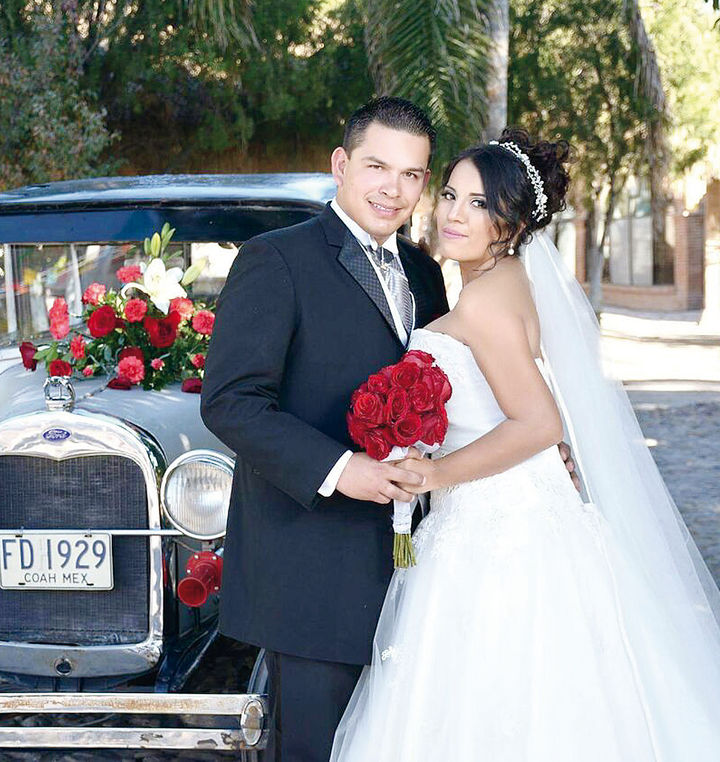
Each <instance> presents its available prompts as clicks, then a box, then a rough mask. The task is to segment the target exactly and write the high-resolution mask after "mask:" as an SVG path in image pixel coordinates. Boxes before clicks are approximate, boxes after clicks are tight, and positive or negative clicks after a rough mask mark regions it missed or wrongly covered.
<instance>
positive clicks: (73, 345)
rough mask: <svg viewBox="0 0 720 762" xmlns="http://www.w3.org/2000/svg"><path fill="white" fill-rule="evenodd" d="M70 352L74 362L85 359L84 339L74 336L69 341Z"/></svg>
mask: <svg viewBox="0 0 720 762" xmlns="http://www.w3.org/2000/svg"><path fill="white" fill-rule="evenodd" d="M70 351H71V352H72V356H73V357H74V358H75V359H76V360H82V358H83V357H85V339H83V337H82V336H80V335H78V334H75V336H73V337H72V339H71V341H70Z"/></svg>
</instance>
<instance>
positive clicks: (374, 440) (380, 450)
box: [365, 429, 392, 460]
mask: <svg viewBox="0 0 720 762" xmlns="http://www.w3.org/2000/svg"><path fill="white" fill-rule="evenodd" d="M390 450H392V447H391V445H390V443H389V442H388V441H387V439H386V438H385V436H384V435H383V432H382V429H370V430H369V431H368V432H367V434H366V435H365V452H367V454H368V455H369V456H370V457H371V458H374V459H375V460H384V459H385V458H387V456H388V455H390Z"/></svg>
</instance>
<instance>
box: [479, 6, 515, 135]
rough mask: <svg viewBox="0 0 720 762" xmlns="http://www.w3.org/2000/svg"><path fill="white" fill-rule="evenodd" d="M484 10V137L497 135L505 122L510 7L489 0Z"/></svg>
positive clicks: (505, 124) (504, 125)
mask: <svg viewBox="0 0 720 762" xmlns="http://www.w3.org/2000/svg"><path fill="white" fill-rule="evenodd" d="M490 5H491V7H490V11H489V13H488V27H487V29H488V35H489V37H490V55H489V64H490V65H489V71H488V84H487V106H488V110H487V125H486V127H485V137H486V139H493V138H497V137H498V136H499V135H500V133H501V132H502V130H503V127H506V126H507V96H508V50H509V45H510V7H509V3H508V0H492V2H491V4H490Z"/></svg>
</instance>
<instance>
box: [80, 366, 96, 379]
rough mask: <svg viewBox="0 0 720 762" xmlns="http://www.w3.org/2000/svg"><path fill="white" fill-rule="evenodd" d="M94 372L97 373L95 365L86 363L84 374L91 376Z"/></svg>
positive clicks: (87, 376)
mask: <svg viewBox="0 0 720 762" xmlns="http://www.w3.org/2000/svg"><path fill="white" fill-rule="evenodd" d="M94 373H95V368H93V366H92V365H86V366H85V367H84V368H83V369H82V374H83V376H85V377H86V378H90V376H92V375H93V374H94Z"/></svg>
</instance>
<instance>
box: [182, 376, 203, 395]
mask: <svg viewBox="0 0 720 762" xmlns="http://www.w3.org/2000/svg"><path fill="white" fill-rule="evenodd" d="M180 391H181V392H187V393H188V394H200V392H201V391H202V379H201V378H197V377H193V378H186V379H185V380H184V381H183V382H182V386H181V387H180Z"/></svg>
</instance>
